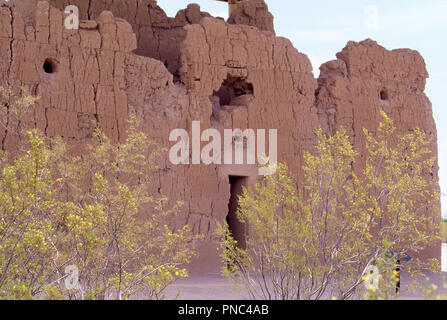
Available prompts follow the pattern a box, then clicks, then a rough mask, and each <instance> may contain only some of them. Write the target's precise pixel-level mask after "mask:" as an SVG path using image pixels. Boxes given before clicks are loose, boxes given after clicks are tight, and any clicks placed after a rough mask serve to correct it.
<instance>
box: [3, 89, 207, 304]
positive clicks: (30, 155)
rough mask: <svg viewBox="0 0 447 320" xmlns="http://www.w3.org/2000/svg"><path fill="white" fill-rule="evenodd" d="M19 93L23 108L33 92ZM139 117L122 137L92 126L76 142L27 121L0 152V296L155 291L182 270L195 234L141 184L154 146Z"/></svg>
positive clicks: (152, 294) (160, 292)
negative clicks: (17, 141)
mask: <svg viewBox="0 0 447 320" xmlns="http://www.w3.org/2000/svg"><path fill="white" fill-rule="evenodd" d="M3 92H7V93H10V91H7V90H6V91H3ZM8 101H11V99H10V98H9V99H8ZM17 101H19V102H17V103H16V104H15V106H17V110H18V111H17V112H16V111H14V117H13V118H17V119H20V118H21V117H26V115H25V114H24V113H22V112H24V110H31V109H32V104H33V103H34V101H35V98H31V97H30V96H28V95H26V96H25V97H21V98H19V99H18V100H17ZM3 108H6V106H5V105H3ZM10 110H13V109H10ZM2 111H4V109H3V110H2ZM8 112H12V111H8ZM8 112H7V113H6V114H7V119H6V121H4V122H2V123H3V124H4V125H5V128H6V130H10V127H9V125H10V124H11V123H14V128H17V130H19V129H22V130H23V127H25V125H23V123H22V125H18V123H17V122H11V121H10V120H9V119H10V118H11V117H10V114H8ZM20 121H21V120H20ZM140 127H141V126H140V122H139V121H138V120H137V119H136V117H135V116H133V115H131V116H130V119H129V121H128V130H127V132H126V138H125V139H124V141H123V142H120V143H113V142H112V141H111V140H110V139H109V138H108V137H107V136H106V135H105V134H104V133H103V132H102V131H101V130H100V129H97V130H96V131H95V134H94V137H93V138H92V139H91V140H90V141H89V142H87V143H85V144H84V145H82V146H79V144H75V145H71V144H68V143H66V142H65V141H64V140H63V139H61V138H54V139H48V138H46V137H43V136H42V135H41V134H40V133H39V132H38V131H37V130H29V131H27V132H26V136H27V139H21V141H22V147H21V148H20V149H19V150H17V152H16V153H14V154H7V153H5V152H2V153H0V299H35V298H38V299H129V298H146V299H162V298H164V296H165V288H166V287H167V286H169V285H171V284H172V283H173V282H174V281H175V280H177V279H179V278H184V277H187V276H188V271H187V269H186V268H185V265H186V264H187V263H188V262H189V261H190V259H191V258H192V257H194V256H195V255H196V251H195V250H194V242H195V240H196V239H198V238H199V237H198V236H194V235H193V234H192V233H191V231H190V229H189V227H188V226H185V227H182V228H174V227H173V226H172V225H174V224H170V223H169V222H170V221H173V220H175V219H176V217H177V215H178V211H179V210H178V209H179V207H180V206H181V205H182V204H181V203H174V204H172V203H171V201H169V199H168V198H166V197H158V198H154V197H153V196H152V195H151V194H150V193H149V191H148V190H149V188H148V187H149V185H150V183H151V177H152V176H153V175H154V170H156V169H157V167H156V166H155V165H154V163H155V158H156V157H157V156H158V155H159V153H160V149H159V148H158V147H157V146H156V145H154V144H153V143H151V142H150V140H149V139H148V137H147V135H146V134H144V132H143V131H142V130H141V129H140ZM9 133H10V134H14V133H15V131H12V130H11V131H9ZM17 134H19V133H17ZM20 134H21V135H22V136H25V135H24V134H23V133H20ZM67 284H68V286H67Z"/></svg>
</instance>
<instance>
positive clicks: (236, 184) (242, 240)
mask: <svg viewBox="0 0 447 320" xmlns="http://www.w3.org/2000/svg"><path fill="white" fill-rule="evenodd" d="M229 179H230V185H231V197H230V203H229V204H228V216H227V223H228V227H229V229H230V232H231V234H232V235H233V238H234V239H235V240H236V241H237V243H238V246H239V247H240V248H242V249H246V247H247V242H246V225H245V223H242V222H241V221H240V220H239V218H238V217H237V210H238V207H239V203H238V197H239V196H240V195H242V187H243V186H246V185H247V177H238V176H230V177H229Z"/></svg>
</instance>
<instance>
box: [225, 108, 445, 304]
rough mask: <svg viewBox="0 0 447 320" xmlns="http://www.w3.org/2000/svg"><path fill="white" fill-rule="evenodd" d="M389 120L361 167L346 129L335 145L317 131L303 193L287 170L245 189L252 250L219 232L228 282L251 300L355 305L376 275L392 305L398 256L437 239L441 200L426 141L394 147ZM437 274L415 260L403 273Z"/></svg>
mask: <svg viewBox="0 0 447 320" xmlns="http://www.w3.org/2000/svg"><path fill="white" fill-rule="evenodd" d="M382 117H383V121H382V123H381V124H380V126H379V128H378V132H377V134H376V135H375V136H374V135H373V134H371V133H370V132H368V131H366V130H365V136H366V146H365V147H366V150H367V156H366V159H365V160H364V162H363V161H361V160H360V158H359V157H358V152H357V151H356V150H354V148H353V147H352V145H351V143H350V141H349V137H348V136H347V135H346V131H345V130H344V129H343V128H341V129H340V130H339V131H338V132H337V133H336V134H335V135H333V136H327V135H325V134H323V132H322V130H321V129H320V130H318V131H317V136H318V144H317V146H316V147H315V150H314V151H313V152H312V153H310V152H306V153H305V155H304V160H305V165H304V167H303V169H304V173H305V176H304V189H303V191H302V192H299V191H298V190H299V189H298V188H297V186H296V185H295V181H296V180H295V179H294V177H293V175H292V173H291V172H290V171H289V170H288V168H287V167H286V166H285V165H283V164H280V165H278V169H277V171H276V173H275V174H273V175H271V176H267V177H265V179H264V180H263V181H261V182H259V183H257V184H256V186H255V187H254V189H250V190H247V189H245V190H244V192H243V195H242V196H241V197H240V198H239V211H238V216H239V218H240V220H241V221H242V222H245V223H247V224H248V226H249V230H250V231H249V239H248V241H247V247H248V249H247V250H243V249H240V248H238V247H237V243H236V242H235V241H234V239H233V238H232V236H231V233H229V231H228V230H227V229H228V227H227V226H220V228H219V235H220V236H221V237H222V244H221V250H222V258H223V262H224V267H223V274H224V275H225V276H226V277H227V278H229V279H230V280H233V281H234V282H236V283H238V284H239V285H240V284H242V285H243V286H244V287H245V289H246V290H247V291H248V292H249V293H250V294H251V296H252V298H262V299H325V298H330V297H334V298H336V299H352V298H356V297H360V296H361V294H362V293H364V291H365V290H364V286H363V284H364V281H365V277H364V276H365V271H366V270H367V269H368V268H370V267H372V266H376V267H377V268H378V269H379V273H380V276H381V283H380V287H379V288H377V289H375V290H379V291H380V297H381V298H390V297H391V296H393V289H392V288H395V285H396V279H395V275H394V271H395V268H396V267H395V263H396V260H397V258H398V257H397V254H404V253H407V254H411V255H413V256H414V255H415V253H417V252H420V251H421V250H423V249H425V248H427V247H428V246H430V245H432V244H434V243H435V242H436V241H438V240H439V227H438V226H437V222H436V221H435V220H436V219H433V217H434V216H435V215H437V214H438V212H439V193H438V192H437V189H438V188H437V182H436V181H434V179H433V178H432V174H433V167H434V161H435V159H434V158H433V157H431V155H430V150H429V148H428V147H429V143H430V141H429V139H428V138H427V137H426V135H425V134H424V133H423V132H422V131H421V130H418V129H416V130H414V131H413V132H411V133H409V134H406V135H404V136H402V137H399V139H398V140H397V142H396V139H395V135H394V124H393V122H392V121H391V119H389V118H388V116H387V115H386V114H385V113H382ZM393 141H394V143H393ZM354 168H363V169H354ZM434 265H435V264H434V262H433V261H429V262H422V261H420V260H418V259H413V260H411V261H410V262H409V263H407V264H406V268H407V270H411V272H413V273H415V272H418V271H420V270H421V269H423V268H433V266H434ZM436 268H439V266H436ZM394 291H395V290H394ZM366 294H367V297H368V296H369V298H373V295H372V294H373V292H369V293H368V292H367V293H366Z"/></svg>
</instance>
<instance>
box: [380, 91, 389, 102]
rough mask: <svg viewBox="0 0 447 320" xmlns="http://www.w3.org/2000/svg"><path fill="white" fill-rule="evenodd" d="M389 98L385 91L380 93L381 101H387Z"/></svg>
mask: <svg viewBox="0 0 447 320" xmlns="http://www.w3.org/2000/svg"><path fill="white" fill-rule="evenodd" d="M388 98H389V97H388V92H386V91H385V90H382V91H380V100H383V101H387V100H388Z"/></svg>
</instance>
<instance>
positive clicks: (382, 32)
mask: <svg viewBox="0 0 447 320" xmlns="http://www.w3.org/2000/svg"><path fill="white" fill-rule="evenodd" d="M266 2H267V4H268V5H269V9H270V11H271V12H272V14H273V15H274V17H275V30H276V33H277V35H278V36H283V37H286V38H289V39H290V40H291V41H292V42H293V44H294V46H295V47H296V48H297V49H298V50H299V51H300V52H302V53H305V54H306V55H307V56H308V57H309V59H310V60H311V61H312V65H313V67H314V74H315V75H316V76H317V75H318V73H319V70H318V69H319V67H320V65H321V64H322V63H324V62H326V61H329V60H333V59H335V58H336V57H335V54H336V53H337V52H339V51H341V50H342V49H343V48H344V47H345V46H346V43H347V42H348V41H349V40H354V41H361V40H364V39H366V38H371V39H373V40H376V41H377V42H378V43H379V44H380V45H382V46H384V47H385V48H387V49H389V50H392V49H397V48H410V49H413V50H417V51H419V52H420V53H421V54H422V56H423V57H424V59H425V62H426V64H427V70H428V72H429V74H430V78H429V79H428V80H427V87H426V94H427V96H428V97H429V98H430V100H431V102H432V104H433V114H434V117H435V120H436V123H437V128H438V140H439V165H440V172H439V174H440V183H441V189H442V208H443V209H442V210H443V215H444V216H445V217H447V110H446V108H447V80H446V79H447V41H446V40H447V0H392V1H390V0H367V1H365V0H341V1H333V0H320V1H291V0H274V1H273V0H270V1H269V0H267V1H266ZM188 3H198V4H199V5H200V7H201V8H202V11H206V12H209V13H210V14H212V15H213V16H221V17H224V18H227V17H228V7H227V4H226V3H224V2H218V1H213V0H158V5H159V6H160V7H162V8H163V9H164V10H165V11H166V13H167V14H168V15H169V16H175V14H176V13H177V11H178V10H180V9H183V8H185V7H186V6H187V4H188Z"/></svg>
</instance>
